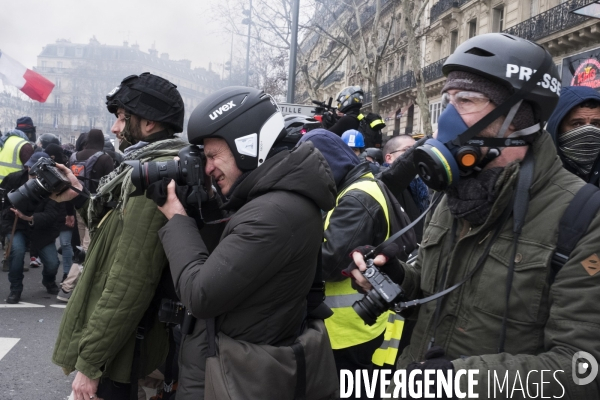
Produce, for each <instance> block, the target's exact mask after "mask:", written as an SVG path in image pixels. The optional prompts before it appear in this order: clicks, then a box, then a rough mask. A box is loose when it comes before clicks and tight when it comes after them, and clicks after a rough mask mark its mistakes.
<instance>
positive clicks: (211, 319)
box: [160, 87, 338, 400]
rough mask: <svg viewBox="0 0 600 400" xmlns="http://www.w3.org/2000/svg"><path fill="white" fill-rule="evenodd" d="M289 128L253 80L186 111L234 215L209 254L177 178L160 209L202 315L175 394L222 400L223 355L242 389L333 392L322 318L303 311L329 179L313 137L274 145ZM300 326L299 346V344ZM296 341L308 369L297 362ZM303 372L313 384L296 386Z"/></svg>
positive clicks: (247, 394) (278, 394) (180, 288)
mask: <svg viewBox="0 0 600 400" xmlns="http://www.w3.org/2000/svg"><path fill="white" fill-rule="evenodd" d="M215 110H217V111H215ZM285 135H286V131H285V130H284V119H283V116H282V115H281V113H280V111H279V109H278V107H277V106H276V104H275V103H274V101H273V99H272V98H271V97H270V96H269V95H267V94H265V93H263V92H262V91H259V90H256V89H252V88H246V87H229V88H225V89H222V90H219V91H217V92H215V93H213V94H211V95H209V96H208V97H207V98H206V99H205V100H204V101H203V102H201V103H200V104H199V105H198V106H197V107H196V109H195V110H194V111H193V113H192V115H191V117H190V121H189V124H188V137H189V140H190V142H191V143H193V144H196V145H204V152H205V155H206V166H205V172H206V174H207V175H210V177H211V178H212V180H213V182H215V184H216V185H218V186H219V189H220V192H221V193H222V194H223V195H224V196H225V197H226V202H225V203H224V205H223V208H224V209H225V210H230V211H235V213H234V214H233V216H232V217H231V219H230V220H229V222H228V223H227V226H226V227H225V231H224V233H223V235H222V237H221V241H220V243H219V245H218V246H217V247H216V249H215V250H214V251H213V252H212V253H209V251H208V249H207V246H206V244H205V243H204V241H203V240H202V238H201V236H200V233H199V232H198V228H197V226H196V223H195V221H194V219H192V218H189V217H188V216H187V213H186V209H185V208H184V206H183V205H182V204H181V203H180V201H179V200H178V196H177V195H176V184H175V182H174V181H171V183H169V185H168V198H167V201H166V203H165V204H164V205H163V206H162V207H160V210H161V211H162V212H163V213H164V214H165V216H166V217H167V218H168V219H169V222H168V223H167V224H166V225H165V226H164V228H162V229H161V230H160V238H161V241H162V243H163V246H164V248H165V252H166V254H167V257H168V260H169V264H170V268H171V273H172V275H173V281H174V283H175V288H176V290H177V293H178V295H179V298H180V299H181V301H182V303H183V304H184V305H185V306H186V307H187V309H188V310H189V311H190V312H191V313H192V314H193V315H194V316H195V317H196V318H198V320H197V321H196V322H195V325H194V327H193V329H192V330H191V332H190V333H188V334H187V335H186V336H185V337H184V339H183V343H182V349H181V357H180V362H181V364H180V368H181V372H180V381H179V388H178V394H177V398H178V399H183V400H186V399H190V400H191V399H193V400H197V399H204V398H206V399H223V398H227V397H226V396H229V395H228V394H227V393H226V391H227V389H226V388H225V387H223V386H222V382H223V381H222V379H224V377H223V376H222V373H223V369H222V368H221V367H219V365H220V364H221V363H226V364H227V365H228V368H227V372H226V373H227V380H230V382H232V383H231V385H232V386H230V387H229V390H230V391H231V390H233V391H236V392H237V391H239V392H237V393H238V394H237V396H239V398H245V399H264V398H281V399H287V398H289V399H291V398H293V396H294V393H298V391H300V392H302V391H304V393H306V396H307V397H306V398H309V399H313V398H328V396H329V395H331V394H332V393H334V392H335V390H336V389H337V386H338V382H337V377H336V372H335V366H334V364H333V356H332V354H331V347H330V345H329V341H328V339H327V334H326V332H325V330H324V328H323V324H322V322H321V323H320V324H319V323H318V322H314V321H313V320H311V319H309V320H308V321H305V318H306V316H307V312H308V311H312V310H311V309H309V310H307V300H306V298H307V294H308V293H309V290H310V288H311V285H312V284H313V280H314V279H313V278H314V276H315V272H316V270H317V257H318V254H319V248H320V246H321V243H322V240H323V228H322V220H321V210H329V209H331V208H332V207H333V204H334V199H335V184H334V181H333V177H332V175H331V172H330V170H329V167H328V166H327V163H326V162H325V160H324V159H323V157H322V155H321V154H320V153H319V152H318V151H317V150H315V149H314V147H313V146H312V145H311V144H308V143H306V144H303V145H301V146H299V147H298V148H296V149H295V150H293V151H289V150H287V149H286V148H285V147H282V148H279V147H278V144H277V142H278V140H280V139H282V138H283V137H285ZM179 183H181V182H179ZM317 294H318V293H317ZM320 300H321V301H322V292H321V295H320ZM311 315H312V313H311ZM305 324H308V325H306V326H305ZM301 333H302V335H301ZM307 335H308V336H310V338H308V336H307ZM299 336H300V339H299V340H300V341H301V344H302V345H300V343H297V344H295V345H294V343H295V342H296V340H297V338H299ZM243 343H245V344H243ZM215 346H217V347H218V349H219V351H218V353H216V351H215V350H216V349H215ZM240 346H244V348H246V349H248V350H249V351H250V353H249V354H245V353H246V351H242V350H241V347H240ZM299 351H301V352H304V355H305V356H306V360H307V365H306V370H305V371H304V372H303V371H302V364H300V363H298V364H297V363H296V361H295V360H296V359H297V357H300V356H301V355H300V353H297V352H299ZM266 354H272V356H270V357H265V355H266ZM295 354H298V355H295ZM261 355H262V356H261ZM279 356H281V357H283V358H282V359H280V357H279ZM274 359H278V360H280V361H281V362H282V363H283V365H287V366H289V370H288V369H285V370H284V368H282V367H281V364H277V365H273V364H272V362H273V360H274ZM266 371H269V372H266ZM288 372H291V373H292V374H288ZM305 373H306V374H308V379H307V381H305V382H307V384H308V386H304V385H301V382H302V379H301V378H300V377H302V376H303V375H304V374H305ZM297 376H298V378H297ZM297 382H300V383H298V384H297ZM317 395H318V396H319V397H315V396H317ZM234 397H235V396H234Z"/></svg>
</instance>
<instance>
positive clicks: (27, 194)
mask: <svg viewBox="0 0 600 400" xmlns="http://www.w3.org/2000/svg"><path fill="white" fill-rule="evenodd" d="M29 175H33V176H35V179H30V180H28V181H27V182H26V183H25V184H24V185H22V186H21V187H19V188H18V189H17V190H11V191H10V192H9V193H8V195H7V197H8V200H9V201H10V202H11V204H12V205H13V206H14V207H15V208H16V209H17V210H19V211H21V212H22V213H23V214H25V215H32V214H33V213H34V212H35V209H36V207H37V206H38V205H39V204H40V203H41V202H42V201H44V200H46V199H47V198H48V197H49V196H50V195H51V194H52V193H60V192H62V191H63V190H65V189H67V188H69V187H70V186H71V182H70V181H69V179H68V178H67V177H66V176H65V175H64V174H63V173H62V172H61V171H60V170H59V169H58V168H57V167H56V163H55V162H54V161H52V160H51V159H49V158H40V159H39V160H38V162H36V163H35V164H33V165H32V166H31V168H29Z"/></svg>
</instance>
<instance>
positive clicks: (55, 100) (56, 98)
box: [54, 96, 60, 107]
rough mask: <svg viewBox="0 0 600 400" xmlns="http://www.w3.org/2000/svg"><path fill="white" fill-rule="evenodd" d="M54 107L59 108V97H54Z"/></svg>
mask: <svg viewBox="0 0 600 400" xmlns="http://www.w3.org/2000/svg"><path fill="white" fill-rule="evenodd" d="M54 105H55V106H57V107H58V106H60V97H58V96H55V97H54Z"/></svg>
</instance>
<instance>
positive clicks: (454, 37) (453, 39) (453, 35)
mask: <svg viewBox="0 0 600 400" xmlns="http://www.w3.org/2000/svg"><path fill="white" fill-rule="evenodd" d="M456 46H458V30H454V31H452V32H450V54H452V53H454V50H456Z"/></svg>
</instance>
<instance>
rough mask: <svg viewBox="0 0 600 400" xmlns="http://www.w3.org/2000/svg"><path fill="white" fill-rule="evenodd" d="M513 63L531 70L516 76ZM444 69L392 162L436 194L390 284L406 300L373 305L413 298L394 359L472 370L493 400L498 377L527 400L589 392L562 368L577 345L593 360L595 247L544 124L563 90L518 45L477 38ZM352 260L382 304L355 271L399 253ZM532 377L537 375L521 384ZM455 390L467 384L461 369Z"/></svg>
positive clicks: (596, 234) (575, 189)
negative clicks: (419, 124)
mask: <svg viewBox="0 0 600 400" xmlns="http://www.w3.org/2000/svg"><path fill="white" fill-rule="evenodd" d="M526 66H528V67H526ZM520 71H525V72H527V71H530V72H531V74H530V76H527V79H523V77H524V75H523V74H522V73H520ZM443 72H444V74H445V75H446V76H447V81H446V84H445V86H444V88H443V89H442V92H443V97H442V98H443V104H445V106H446V107H445V109H444V111H443V112H442V114H441V115H440V118H439V123H438V132H437V135H436V137H435V138H427V139H426V141H425V143H424V144H420V145H419V146H418V147H417V148H416V149H413V150H412V151H411V152H407V154H405V155H404V156H403V157H402V158H401V159H399V160H397V161H396V162H395V163H394V165H393V166H392V167H391V169H392V171H391V173H392V174H396V176H397V177H398V178H399V180H402V177H401V175H402V174H404V175H405V177H404V182H406V181H407V180H408V179H412V177H414V175H415V173H419V175H420V176H421V178H422V179H423V181H424V182H425V183H426V184H427V185H428V186H429V187H430V188H433V189H434V190H436V191H439V192H441V194H443V197H442V199H441V201H440V202H439V204H438V205H437V207H436V209H435V211H434V212H433V213H432V215H429V216H428V221H427V225H426V230H425V232H424V234H423V241H422V243H421V247H420V249H419V255H418V258H417V260H416V262H415V263H414V265H410V264H405V263H401V264H400V265H401V272H402V273H401V274H400V275H399V276H397V277H395V278H394V279H393V280H394V281H395V283H396V284H399V285H401V289H402V291H403V293H404V295H402V293H400V295H399V296H398V298H396V299H393V300H391V301H390V299H386V301H385V302H380V305H381V304H383V303H386V306H388V307H396V306H397V305H400V306H402V303H403V302H407V303H404V306H412V305H417V304H421V305H420V307H419V308H418V309H416V312H415V316H416V319H417V320H416V326H415V329H414V332H413V334H412V337H411V342H410V345H409V346H408V347H407V348H406V349H405V350H404V351H403V353H402V355H401V356H400V358H399V359H398V362H397V364H396V367H397V368H398V369H401V370H406V371H407V373H408V372H410V371H412V370H420V371H423V372H430V371H432V370H442V371H446V372H450V371H453V372H459V371H463V370H471V371H473V370H478V371H479V372H478V374H477V375H475V379H477V380H478V385H477V387H476V393H478V394H479V397H480V398H481V397H485V396H486V395H487V396H489V393H490V392H489V391H488V390H490V389H491V388H492V387H493V385H494V381H493V380H494V377H496V376H497V377H500V381H503V380H504V379H506V380H507V382H508V385H506V386H508V387H513V390H514V385H518V386H520V387H521V389H519V392H521V391H523V392H522V393H523V397H525V395H524V393H525V390H527V393H536V392H538V391H539V390H540V388H539V387H538V386H536V385H543V386H544V387H543V388H542V389H541V390H543V393H545V395H546V396H548V397H550V396H554V397H557V398H569V399H588V398H598V397H599V396H600V385H599V382H598V380H597V379H596V380H595V381H594V382H592V383H590V384H587V385H577V384H574V383H573V382H574V381H573V379H572V376H571V371H572V360H573V356H574V354H575V353H577V352H579V351H584V352H587V353H590V354H591V355H592V356H594V357H595V358H600V350H599V348H598V340H597V332H598V329H599V328H600V306H599V304H598V302H597V289H598V285H599V284H600V274H596V272H597V271H596V269H595V267H594V268H592V269H590V268H589V267H590V266H593V264H594V263H595V260H597V255H596V254H598V251H599V249H598V243H600V217H599V216H596V215H591V216H587V217H582V218H581V219H582V220H585V221H586V222H587V224H589V226H588V225H587V224H586V225H585V227H584V228H583V229H575V228H579V227H578V226H575V225H573V221H575V220H577V219H578V218H577V217H576V216H575V217H572V218H567V219H566V220H565V219H564V216H565V215H567V216H568V214H566V210H567V209H568V207H570V204H571V205H575V206H577V204H585V202H584V203H578V199H579V191H580V189H581V188H582V187H583V186H584V182H583V181H582V180H580V179H578V178H577V177H575V176H574V175H572V174H571V173H569V172H568V171H566V170H565V169H564V168H563V166H562V164H561V161H560V159H559V158H558V157H557V156H556V149H555V147H554V144H553V142H552V138H551V137H550V135H549V134H548V133H547V132H545V131H544V130H543V129H542V127H543V126H544V123H545V121H547V119H548V117H549V116H550V114H551V113H552V110H553V108H554V106H555V105H556V103H557V102H558V97H559V91H560V79H559V77H558V73H557V70H556V67H555V65H554V63H553V61H552V57H551V56H550V54H549V53H548V52H547V51H546V50H545V49H544V48H543V47H541V46H539V45H537V44H535V43H532V42H529V41H527V40H524V39H521V38H518V37H515V36H511V35H507V34H499V33H493V34H485V35H479V36H476V37H474V38H471V39H469V40H467V41H466V42H465V43H463V44H461V45H460V46H459V47H458V48H457V49H456V51H455V52H454V53H453V54H452V55H450V56H449V57H448V59H447V60H446V62H445V63H444V66H443ZM408 160H411V161H412V163H409V162H408ZM409 164H412V167H411V166H410V165H409ZM400 165H402V166H403V167H404V170H403V171H402V170H401V169H399V168H396V167H397V166H400ZM582 191H584V192H585V190H582ZM576 197H577V198H576ZM577 208H578V210H577V212H580V211H581V212H582V213H583V212H585V209H586V207H585V206H579V207H577ZM565 233H566V234H567V240H568V241H572V245H573V246H572V248H571V249H570V250H569V251H568V252H566V254H558V252H556V253H555V250H556V248H557V246H563V245H565V244H566V243H565V242H567V240H565V239H562V238H563V237H564V236H563V235H564V234H565ZM576 233H578V234H580V236H574V235H575V234H576ZM559 235H560V236H559ZM559 238H561V239H559ZM573 238H574V239H573ZM352 256H353V260H354V265H356V266H358V269H353V266H354V265H353V266H351V268H350V269H351V270H352V272H351V273H352V275H353V276H354V277H355V279H356V282H357V283H358V284H359V285H360V286H361V287H363V289H364V290H366V291H371V292H369V294H370V295H371V300H381V298H382V296H381V291H379V290H376V293H373V292H372V288H373V285H371V284H370V283H369V282H368V279H367V277H366V276H365V275H364V273H365V271H367V268H366V264H365V258H366V259H372V258H373V257H375V258H374V259H373V264H374V266H376V267H377V268H380V269H382V271H383V270H384V269H385V268H386V264H388V263H398V261H397V260H394V259H392V258H390V257H388V256H385V255H384V254H381V251H380V250H379V249H357V250H356V251H354V252H353V255H352ZM592 260H594V261H592ZM444 291H446V292H445V293H444ZM375 294H377V295H378V296H375ZM436 294H440V296H439V297H437V298H433V299H431V298H429V296H432V295H436ZM424 298H425V299H424ZM421 299H424V300H421ZM365 300H366V299H365ZM426 300H431V301H426ZM367 303H368V302H367V301H365V303H364V304H367ZM399 303H400V304H399ZM380 308H383V307H379V306H377V307H373V308H372V309H375V310H379V309H380ZM531 371H537V372H536V373H537V374H538V375H537V376H536V377H535V378H533V379H527V380H525V379H524V378H523V377H526V376H529V375H528V374H529V373H530V372H531ZM539 371H552V372H553V373H555V375H554V378H555V379H552V376H551V374H550V373H549V374H548V376H549V377H548V379H546V381H545V383H542V384H540V377H539ZM521 379H522V381H521ZM392 386H393V385H392ZM506 386H505V387H506ZM392 389H393V387H392ZM455 390H456V388H455ZM460 390H461V391H463V392H466V390H467V382H466V376H464V377H463V378H462V379H461V380H460ZM494 390H495V389H494ZM500 393H501V394H500V395H498V394H497V395H496V396H495V398H515V397H512V396H511V394H510V393H511V392H510V391H509V390H508V389H500ZM518 396H519V398H520V397H521V395H520V394H519V395H518ZM450 397H451V396H450ZM443 398H446V397H443Z"/></svg>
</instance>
